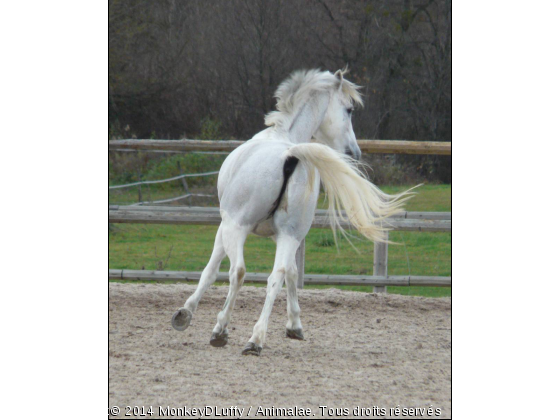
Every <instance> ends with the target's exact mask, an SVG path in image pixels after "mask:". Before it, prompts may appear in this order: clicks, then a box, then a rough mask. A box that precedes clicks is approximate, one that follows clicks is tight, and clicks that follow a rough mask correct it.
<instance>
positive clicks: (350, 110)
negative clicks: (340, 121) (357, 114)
mask: <svg viewBox="0 0 560 420" xmlns="http://www.w3.org/2000/svg"><path fill="white" fill-rule="evenodd" d="M352 111H354V108H346V112H348V115H352Z"/></svg>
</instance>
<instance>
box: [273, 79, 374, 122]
mask: <svg viewBox="0 0 560 420" xmlns="http://www.w3.org/2000/svg"><path fill="white" fill-rule="evenodd" d="M346 72H347V69H344V70H342V71H341V75H344V74H345V73H346ZM339 83H340V79H339V78H338V77H337V76H336V75H334V74H332V73H331V72H328V71H319V70H317V69H315V70H298V71H295V72H293V73H292V74H291V75H290V77H289V78H287V79H286V80H284V81H283V82H282V83H281V84H280V86H279V87H278V89H277V90H276V92H275V94H274V97H275V98H276V99H277V103H276V109H277V110H276V111H272V112H270V113H268V114H267V115H266V117H265V119H264V122H265V124H266V125H267V126H275V127H280V128H282V127H286V126H289V124H290V122H291V120H292V118H293V117H294V116H295V115H296V114H297V110H299V108H300V107H301V106H302V105H303V104H304V103H305V102H307V100H308V99H309V97H310V96H311V95H312V94H313V93H315V92H324V91H327V90H330V89H335V88H338V86H339ZM358 89H360V87H359V86H358V85H356V84H354V83H352V82H350V81H348V80H346V79H344V78H343V79H342V92H343V94H344V95H346V97H347V98H348V99H349V100H350V101H351V102H353V103H357V104H358V105H360V106H362V105H363V102H362V95H361V94H360V92H359V91H358Z"/></svg>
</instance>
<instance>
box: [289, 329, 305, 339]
mask: <svg viewBox="0 0 560 420" xmlns="http://www.w3.org/2000/svg"><path fill="white" fill-rule="evenodd" d="M286 337H288V338H293V339H294V340H303V330H302V329H301V328H298V329H297V330H289V329H287V328H286Z"/></svg>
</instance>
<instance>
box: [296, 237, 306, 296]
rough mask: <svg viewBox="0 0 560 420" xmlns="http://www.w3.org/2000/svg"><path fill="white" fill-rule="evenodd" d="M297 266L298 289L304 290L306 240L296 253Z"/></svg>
mask: <svg viewBox="0 0 560 420" xmlns="http://www.w3.org/2000/svg"><path fill="white" fill-rule="evenodd" d="M296 266H297V271H298V280H297V288H298V289H303V286H304V280H303V275H304V273H305V238H304V239H303V241H301V244H300V245H299V248H298V250H297V251H296Z"/></svg>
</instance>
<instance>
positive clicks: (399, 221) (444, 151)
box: [109, 139, 451, 292]
mask: <svg viewBox="0 0 560 420" xmlns="http://www.w3.org/2000/svg"><path fill="white" fill-rule="evenodd" d="M243 143H245V142H244V141H239V140H221V141H215V140H138V139H130V140H110V141H109V150H113V151H121V150H146V151H176V152H193V151H197V152H203V151H204V152H231V151H232V150H234V149H235V148H237V147H239V146H240V145H242V144H243ZM358 144H359V146H360V149H361V150H362V152H363V153H400V154H427V155H429V154H431V155H451V142H419V141H400V140H358ZM221 220H222V219H221V217H220V213H219V209H217V208H210V207H163V206H109V223H155V224H192V225H219V224H220V223H221ZM390 224H391V227H392V229H393V230H398V231H412V232H450V231H451V213H447V212H403V213H401V214H398V215H396V216H394V217H392V218H391V220H390ZM341 225H342V226H343V227H344V228H345V229H348V228H351V226H349V224H348V223H341ZM312 227H314V228H328V229H330V224H329V223H328V221H327V215H326V211H325V210H318V211H317V212H316V213H315V218H314V220H313V224H312ZM374 247H375V249H374V263H373V265H374V275H373V276H350V275H344V276H329V275H310V274H305V272H304V271H305V269H304V268H305V240H303V241H302V243H301V245H300V247H299V249H298V251H297V253H296V263H297V266H298V287H299V288H303V286H304V284H327V285H370V286H374V291H375V292H386V291H387V286H451V277H423V276H389V275H388V272H387V267H388V256H389V245H388V244H387V243H376V244H375V245H374ZM200 275H201V273H200V272H179V271H147V270H111V269H110V270H109V279H122V280H199V279H200ZM268 276H269V274H268V273H266V274H265V273H247V275H246V278H245V281H247V282H266V281H267V279H268ZM228 279H229V275H228V274H227V273H219V275H218V280H228Z"/></svg>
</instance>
